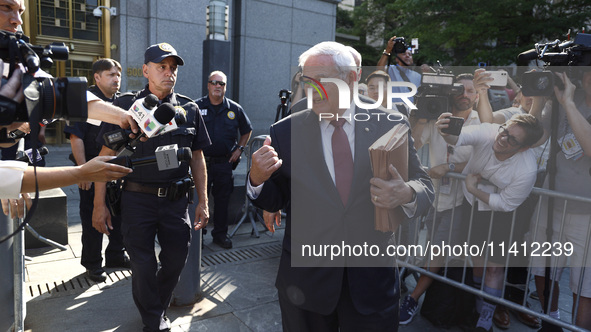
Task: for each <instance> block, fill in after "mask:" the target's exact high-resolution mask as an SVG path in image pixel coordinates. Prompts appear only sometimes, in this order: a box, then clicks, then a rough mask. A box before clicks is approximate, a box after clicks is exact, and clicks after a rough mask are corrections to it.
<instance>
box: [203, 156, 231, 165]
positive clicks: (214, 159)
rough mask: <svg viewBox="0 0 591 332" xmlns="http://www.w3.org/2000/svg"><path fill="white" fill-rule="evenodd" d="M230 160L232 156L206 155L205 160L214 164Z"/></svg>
mask: <svg viewBox="0 0 591 332" xmlns="http://www.w3.org/2000/svg"><path fill="white" fill-rule="evenodd" d="M229 160H230V157H229V156H228V157H205V162H206V163H212V164H222V163H227V162H228V161H229Z"/></svg>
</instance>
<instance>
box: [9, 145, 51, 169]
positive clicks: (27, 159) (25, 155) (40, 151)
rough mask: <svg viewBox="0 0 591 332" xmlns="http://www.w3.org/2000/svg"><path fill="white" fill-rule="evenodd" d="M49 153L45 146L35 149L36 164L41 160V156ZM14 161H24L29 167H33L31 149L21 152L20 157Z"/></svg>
mask: <svg viewBox="0 0 591 332" xmlns="http://www.w3.org/2000/svg"><path fill="white" fill-rule="evenodd" d="M48 153H49V150H48V149H47V147H46V146H42V147H40V148H39V149H37V162H40V161H41V160H43V158H42V156H44V155H46V154H48ZM15 160H18V161H24V162H27V163H29V164H30V165H33V160H34V159H33V149H28V150H25V151H22V155H21V156H19V157H17V158H16V159H15Z"/></svg>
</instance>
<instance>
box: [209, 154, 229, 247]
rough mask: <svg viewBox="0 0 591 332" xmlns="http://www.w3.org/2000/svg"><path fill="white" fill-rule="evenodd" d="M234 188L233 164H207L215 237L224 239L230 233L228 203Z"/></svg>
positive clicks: (212, 233) (213, 234)
mask: <svg viewBox="0 0 591 332" xmlns="http://www.w3.org/2000/svg"><path fill="white" fill-rule="evenodd" d="M233 190H234V177H233V176H232V164H230V163H228V162H220V163H214V162H210V163H208V164H207V194H208V195H209V194H211V195H213V204H214V206H213V218H212V219H213V231H212V232H211V235H212V236H213V238H214V239H223V238H225V237H226V235H227V234H228V205H229V204H230V195H231V194H232V191H233Z"/></svg>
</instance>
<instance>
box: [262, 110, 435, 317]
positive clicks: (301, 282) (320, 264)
mask: <svg viewBox="0 0 591 332" xmlns="http://www.w3.org/2000/svg"><path fill="white" fill-rule="evenodd" d="M377 112H381V111H378V110H371V111H368V110H364V109H359V108H357V109H356V113H357V114H361V113H366V114H367V113H377ZM359 118H360V119H367V116H363V117H359ZM392 118H394V119H395V121H389V120H388V119H387V118H386V116H385V114H382V116H381V117H380V121H376V120H377V117H376V116H375V115H374V116H371V120H370V121H357V122H356V123H355V151H354V179H353V184H352V188H351V193H350V195H349V201H348V203H347V204H346V206H343V203H342V202H341V199H340V197H339V194H338V192H337V190H336V187H335V185H334V182H333V180H332V178H331V176H330V173H329V170H328V168H327V167H326V162H325V161H324V155H323V150H322V143H321V134H320V127H319V121H318V116H317V115H316V114H315V113H313V112H312V111H311V110H306V111H302V112H298V113H296V114H292V115H291V116H289V117H287V118H285V119H283V120H282V121H279V122H277V123H276V124H274V125H272V126H271V130H270V134H271V139H272V143H271V144H272V146H273V147H274V148H275V150H276V151H277V153H278V154H279V157H280V158H281V159H282V160H283V165H282V166H281V168H280V169H279V170H278V171H277V172H275V173H274V174H273V176H272V177H271V178H270V179H269V180H268V181H266V182H265V184H264V186H263V189H262V191H261V193H260V195H259V196H258V197H257V199H255V200H254V201H253V202H254V204H255V205H256V206H258V207H260V208H262V209H265V210H267V211H277V210H279V209H284V211H286V213H287V223H286V230H285V236H284V241H283V252H282V255H281V261H280V264H279V272H278V275H277V281H276V286H277V288H278V291H279V292H280V294H281V295H283V296H284V297H285V298H287V299H289V300H290V301H291V302H292V303H293V304H294V305H296V306H298V307H300V308H302V309H304V310H309V311H312V312H316V313H320V314H323V315H326V314H329V313H331V312H333V311H334V309H335V308H336V305H337V302H338V299H339V295H340V292H341V288H342V282H343V276H344V275H343V274H344V273H345V271H346V272H347V277H348V282H349V290H350V294H351V297H352V299H353V303H354V305H355V307H356V309H357V310H358V311H359V312H360V313H362V314H371V313H375V312H379V311H382V310H384V309H386V308H388V307H391V306H393V305H397V304H398V300H399V290H398V289H397V287H395V285H397V272H396V271H397V270H396V269H395V263H392V259H390V260H389V262H390V263H389V264H388V265H386V266H385V265H383V261H380V262H373V261H371V260H369V261H368V260H367V259H366V258H364V259H362V260H360V259H353V258H343V257H336V258H335V259H333V260H330V257H329V258H326V257H305V258H302V257H301V251H302V250H301V245H302V244H306V243H326V244H337V245H338V244H342V241H345V243H346V244H350V245H353V244H355V243H358V244H361V243H362V242H363V241H365V240H367V241H368V242H370V243H375V244H379V245H384V244H387V243H392V238H393V235H392V234H391V233H382V232H378V231H375V230H374V205H373V204H372V202H371V198H370V192H369V188H370V183H369V180H370V179H371V178H372V177H373V175H372V171H371V166H370V161H369V153H368V147H369V146H370V145H371V144H372V143H373V142H375V141H376V140H377V139H378V138H379V137H381V136H382V135H383V134H385V133H386V132H387V131H388V130H390V129H391V128H392V127H393V126H394V125H396V124H398V123H401V122H403V123H406V124H407V125H408V123H407V122H406V120H404V119H403V118H402V116H398V115H396V116H391V119H392ZM408 141H409V174H408V175H409V181H410V185H411V186H412V187H413V189H414V190H415V191H416V193H417V212H416V216H418V215H420V214H421V213H422V212H423V211H426V210H427V209H428V207H429V206H431V202H432V200H433V186H432V184H431V180H430V178H429V176H428V175H427V173H426V172H425V171H424V170H423V168H422V166H421V164H420V161H419V160H418V158H417V155H416V150H415V149H414V147H413V141H412V138H411V136H410V131H409V134H408ZM292 142H293V143H292ZM292 258H293V260H292ZM395 288H396V289H395Z"/></svg>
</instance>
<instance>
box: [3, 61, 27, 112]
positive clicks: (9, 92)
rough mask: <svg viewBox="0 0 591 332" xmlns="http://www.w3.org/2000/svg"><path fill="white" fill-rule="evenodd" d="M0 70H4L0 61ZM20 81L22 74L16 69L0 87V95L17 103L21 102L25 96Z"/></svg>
mask: <svg viewBox="0 0 591 332" xmlns="http://www.w3.org/2000/svg"><path fill="white" fill-rule="evenodd" d="M0 69H2V70H3V69H4V61H2V60H0ZM22 79H23V72H22V71H21V69H20V68H16V69H15V70H14V72H13V73H12V76H10V79H9V80H8V82H6V84H4V85H2V86H1V87H0V95H2V96H4V97H6V98H10V99H13V100H14V101H16V102H17V103H20V102H21V101H23V100H24V99H25V95H24V93H23V89H22V86H21V83H22ZM0 84H1V82H0Z"/></svg>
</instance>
